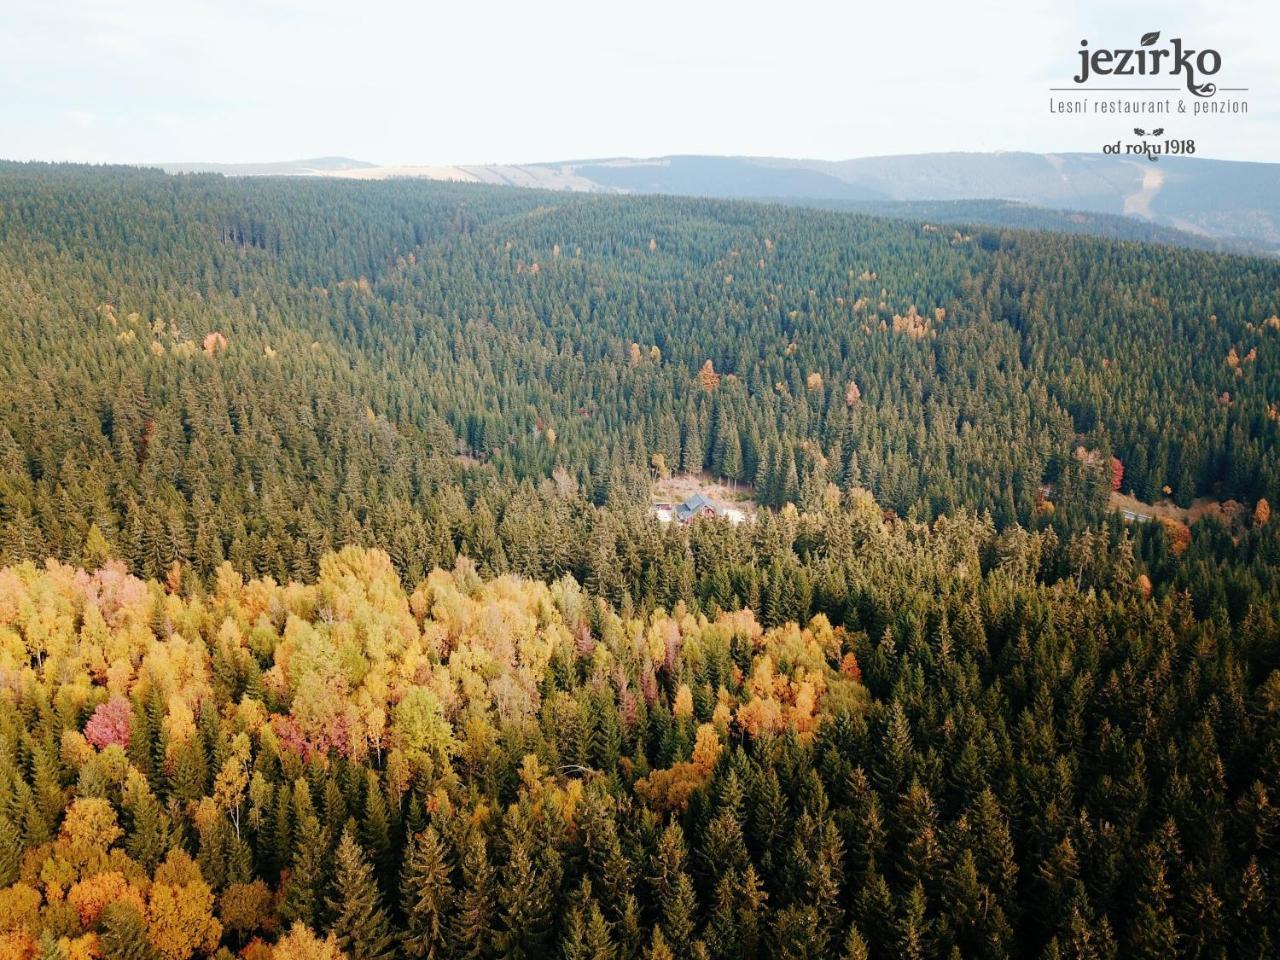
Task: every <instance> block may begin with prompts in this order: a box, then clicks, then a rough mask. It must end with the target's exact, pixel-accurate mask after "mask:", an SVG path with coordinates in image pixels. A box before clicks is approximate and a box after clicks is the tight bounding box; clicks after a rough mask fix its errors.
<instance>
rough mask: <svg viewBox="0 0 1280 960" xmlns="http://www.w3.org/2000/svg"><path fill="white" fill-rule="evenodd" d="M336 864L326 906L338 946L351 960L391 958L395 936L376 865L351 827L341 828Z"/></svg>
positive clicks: (384, 959) (394, 947)
mask: <svg viewBox="0 0 1280 960" xmlns="http://www.w3.org/2000/svg"><path fill="white" fill-rule="evenodd" d="M334 867H335V877H334V886H333V895H332V896H331V897H330V898H329V900H328V901H327V905H328V908H329V913H330V915H331V916H332V917H333V924H332V927H331V929H332V931H333V933H334V935H335V936H336V937H337V940H338V945H339V946H340V947H341V948H342V951H343V953H345V954H346V955H347V956H348V957H350V958H351V960H390V958H392V957H394V956H395V954H396V937H395V935H394V934H393V932H392V930H391V923H390V921H389V920H388V918H387V914H386V911H385V910H383V908H382V902H381V900H382V896H381V894H380V893H379V891H378V885H377V882H376V881H375V880H374V877H373V868H372V867H370V866H369V862H368V860H366V859H365V855H364V851H363V850H361V849H360V845H359V844H358V843H357V842H356V840H355V837H354V836H353V831H352V829H351V827H348V828H347V829H344V830H343V831H342V838H341V839H340V840H339V841H338V849H337V853H336V855H335V860H334Z"/></svg>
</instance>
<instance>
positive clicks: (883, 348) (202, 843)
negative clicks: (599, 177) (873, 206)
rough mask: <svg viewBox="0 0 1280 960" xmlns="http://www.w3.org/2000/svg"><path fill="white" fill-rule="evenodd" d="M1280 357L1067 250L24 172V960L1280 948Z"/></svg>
mask: <svg viewBox="0 0 1280 960" xmlns="http://www.w3.org/2000/svg"><path fill="white" fill-rule="evenodd" d="M1278 312H1280V262H1276V261H1273V260H1267V259H1261V258H1248V257H1243V256H1237V255H1232V254H1223V253H1215V252H1211V251H1201V250H1190V249H1183V248H1175V247H1168V246H1161V245H1157V244H1150V243H1138V242H1132V241H1128V240H1120V239H1103V238H1095V237H1086V236H1083V235H1078V234H1065V233H1052V232H1032V231H1020V230H1007V229H997V228H994V227H991V226H965V225H962V224H954V223H947V224H941V223H936V222H927V221H921V220H918V219H917V220H914V221H898V220H892V219H886V218H881V217H873V216H867V215H863V214H855V213H849V212H839V211H824V210H818V209H805V208H799V207H789V206H783V205H775V204H754V203H746V202H736V201H722V200H702V199H697V198H670V197H635V196H574V195H571V194H552V193H543V192H539V191H531V190H514V189H504V188H498V187H488V186H479V185H466V184H447V183H420V182H406V181H386V182H369V183H363V182H347V181H336V180H333V181H330V180H323V179H290V180H286V179H272V178H262V179H242V180H233V179H225V178H223V177H220V176H214V175H191V176H168V175H164V174H161V173H159V172H156V171H150V170H143V169H133V168H124V167H80V166H71V165H42V164H16V163H0V338H2V340H3V343H4V345H5V348H4V350H3V351H0V383H2V384H3V389H0V565H2V566H0V681H2V682H0V960H3V958H9V957H12V958H22V960H34V958H39V960H49V958H62V960H89V958H101V960H126V958H127V960H187V958H192V957H217V958H219V960H228V958H231V957H243V958H244V960H295V958H311V957H315V958H320V960H338V958H345V960H391V958H401V957H405V958H409V957H430V958H452V957H467V958H498V957H517V958H518V957H558V958H560V957H562V958H566V960H577V958H584V960H585V958H592V960H665V958H672V960H676V958H685V957H697V958H703V957H705V958H708V960H722V958H723V960H729V958H739V957H742V958H755V957H759V958H764V957H788V958H825V957H840V958H850V960H852V958H866V957H873V958H881V957H883V958H893V960H897V958H904V960H907V958H924V957H941V958H948V960H949V958H953V957H957V958H967V957H993V958H994V957H1015V956H1016V957H1024V956H1025V957H1034V958H1046V960H1049V958H1053V960H1056V958H1081V960H1084V958H1098V960H1103V958H1119V957H1162V958H1163V957H1169V956H1186V957H1206V958H1226V957H1258V958H1262V957H1269V956H1272V955H1274V953H1275V951H1276V950H1277V949H1278V948H1277V946H1276V939H1277V938H1278V937H1280V893H1278V892H1277V889H1278V888H1280V881H1278V880H1277V877H1278V876H1280V874H1278V871H1280V812H1278V811H1277V807H1276V806H1275V799H1274V798H1273V797H1272V794H1273V793H1276V792H1277V791H1278V790H1280V626H1278V624H1277V620H1278V618H1280V578H1278V576H1277V571H1278V570H1280V524H1271V523H1270V522H1269V521H1270V519H1271V518H1270V511H1271V508H1270V503H1273V502H1275V499H1276V496H1277V494H1278V493H1280V457H1278V456H1277V453H1276V451H1277V443H1276V441H1277V432H1278V431H1280V343H1278V341H1280V316H1278ZM672 472H680V473H686V474H694V475H704V476H706V477H709V478H718V479H721V480H723V481H725V482H728V483H731V484H734V485H740V486H741V487H742V488H743V489H744V490H749V491H750V492H751V493H752V494H753V496H754V498H755V500H756V501H757V502H758V503H759V504H760V506H761V509H760V512H759V514H758V516H757V517H756V518H755V520H754V522H751V523H747V524H743V525H741V526H732V525H730V524H729V523H727V522H723V521H717V520H699V521H696V522H694V523H693V524H690V525H688V526H683V525H679V524H669V525H663V524H661V523H659V522H657V521H656V520H655V519H653V518H652V517H651V516H650V515H649V513H648V511H647V507H648V505H649V502H650V494H651V489H652V484H653V481H654V479H655V478H657V477H660V476H666V475H668V474H670V473H672ZM1121 493H1123V494H1127V495H1131V496H1132V497H1135V498H1137V500H1139V501H1141V502H1143V503H1148V504H1154V503H1157V502H1161V501H1163V502H1165V503H1166V504H1167V507H1168V509H1167V510H1166V511H1165V512H1164V513H1161V514H1160V515H1159V516H1156V517H1155V518H1154V519H1153V520H1152V521H1151V522H1146V523H1140V522H1139V523H1133V522H1126V521H1125V520H1124V519H1123V518H1122V517H1121V516H1120V515H1119V514H1118V513H1116V512H1115V511H1114V510H1113V497H1114V495H1118V494H1121ZM1206 503H1208V504H1212V505H1214V508H1213V509H1202V508H1203V505H1204V504H1206ZM1193 505H1197V510H1193V511H1192V512H1191V514H1190V515H1189V516H1187V520H1186V522H1183V521H1181V520H1177V519H1173V518H1172V514H1173V512H1174V511H1176V510H1184V509H1185V508H1188V507H1191V506H1193ZM1153 509H1154V508H1153ZM1177 515H1178V516H1184V514H1182V513H1178V514H1177Z"/></svg>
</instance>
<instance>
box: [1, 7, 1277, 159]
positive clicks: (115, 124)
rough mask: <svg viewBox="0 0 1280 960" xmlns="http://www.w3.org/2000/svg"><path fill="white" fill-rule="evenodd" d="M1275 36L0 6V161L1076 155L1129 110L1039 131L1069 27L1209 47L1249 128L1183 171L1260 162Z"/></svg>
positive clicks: (1255, 17)
mask: <svg viewBox="0 0 1280 960" xmlns="http://www.w3.org/2000/svg"><path fill="white" fill-rule="evenodd" d="M1228 14H1229V15H1228ZM926 23H927V25H928V29H927V30H923V29H921V24H926ZM1276 26H1280V9H1278V8H1277V6H1276V5H1274V4H1271V3H1265V2H1262V0H1243V2H1239V3H1234V4H1229V5H1226V6H1225V7H1224V5H1222V4H1212V5H1211V4H1209V3H1208V2H1201V0H1179V2H1173V3H1167V4H1165V3H1162V4H1156V3H1153V2H1145V0H1144V2H1140V3H1137V4H1131V5H1129V6H1128V7H1127V8H1126V9H1124V10H1115V9H1113V8H1111V7H1110V6H1109V5H1107V4H1104V3H1101V2H1096V0H1090V2H1087V3H1084V4H1080V5H1077V6H1076V7H1074V8H1072V9H1065V8H1063V7H1061V6H1060V5H1058V4H1054V3H1050V2H1047V0H1032V2H1030V3H1014V2H1005V0H988V2H985V3H983V4H981V5H980V6H978V7H974V6H968V7H966V8H964V9H960V8H956V7H953V6H951V5H946V4H941V3H935V4H929V5H927V6H926V7H921V6H919V5H916V6H906V5H892V6H889V7H885V8H878V9H873V10H854V9H852V8H849V9H830V8H829V6H828V5H823V4H818V3H812V2H810V3H802V4H800V5H799V6H798V7H797V6H793V7H791V8H789V9H788V10H787V11H786V14H785V15H783V14H782V12H781V11H778V10H777V9H775V8H771V7H766V6H762V5H754V6H744V5H741V4H735V5H732V6H731V5H728V4H722V3H714V4H703V5H698V6H696V7H694V6H691V5H687V4H677V3H674V2H670V0H660V2H658V3H657V4H652V5H649V6H647V7H646V8H645V9H644V10H643V11H640V12H633V11H618V10H604V11H602V10H600V9H598V8H597V6H596V5H593V4H588V3H585V2H582V0H572V2H570V3H569V4H567V5H558V6H555V7H538V6H532V5H528V4H521V5H514V4H497V5H490V6H488V7H485V8H484V9H476V8H466V9H464V8H461V7H458V8H449V7H437V8H433V9H430V10H428V9H425V8H422V7H419V6H413V5H408V4H402V3H392V2H383V3H375V4H373V5H366V6H364V7H362V8H360V9H359V11H357V12H354V13H353V10H352V8H351V7H350V6H349V5H346V4H340V3H334V2H326V3H317V4H310V3H302V2H301V0H271V2H267V3H262V4H250V3H247V2H240V0H235V2H232V3H230V4H213V3H207V2H185V3H177V4H168V3H166V4H161V3H159V2H158V0H125V2H123V3H119V4H114V5H112V7H111V8H110V9H103V8H102V7H100V6H99V5H94V4H90V3H88V2H87V0H70V2H68V3H66V4H63V5H59V6H58V7H56V8H35V7H32V8H29V9H26V10H23V11H21V12H19V13H17V14H15V15H11V17H10V23H9V24H8V27H9V29H8V30H7V31H6V34H5V35H4V36H3V37H0V54H2V56H0V85H2V86H3V88H4V89H5V90H7V91H8V93H9V95H8V96H7V97H5V98H4V99H3V101H0V144H3V146H0V154H3V155H4V156H5V157H8V158H11V159H17V160H68V161H86V162H121V163H144V164H155V163H250V162H252V163H261V162H272V161H286V160H295V159H300V158H311V157H328V156H341V157H350V158H353V159H359V160H366V161H369V162H376V163H379V164H385V165H408V164H485V163H515V164H520V163H545V162H553V161H555V160H570V159H581V158H591V157H602V158H603V157H616V156H628V157H641V158H645V157H659V156H666V155H675V154H680V155H704V154H706V155H716V156H768V157H787V158H811V159H822V160H844V159H850V158H855V157H864V156H884V155H895V154H915V153H932V152H991V151H996V150H1004V151H1029V152H1037V153H1043V152H1054V153H1065V152H1097V151H1098V150H1099V149H1100V148H1101V144H1102V143H1103V142H1107V141H1110V140H1113V139H1115V137H1116V136H1119V135H1120V134H1122V133H1125V132H1126V131H1127V129H1128V128H1129V127H1132V126H1134V123H1133V121H1132V119H1131V118H1126V117H1122V116H1106V117H1096V116H1083V117H1071V116H1050V115H1049V113H1048V109H1047V103H1048V98H1049V96H1050V94H1049V88H1050V87H1051V86H1054V85H1060V84H1062V83H1066V82H1067V81H1068V80H1069V78H1070V76H1071V75H1072V73H1073V72H1074V71H1075V69H1076V64H1077V60H1078V58H1077V53H1076V51H1077V49H1078V46H1079V42H1080V39H1081V38H1082V37H1084V38H1090V39H1091V41H1092V42H1093V43H1095V44H1096V45H1098V46H1118V45H1133V44H1136V43H1137V38H1138V37H1139V36H1141V35H1142V34H1144V33H1146V32H1148V31H1152V30H1159V31H1162V33H1163V35H1164V36H1165V37H1169V38H1171V37H1174V36H1181V37H1184V38H1186V42H1187V43H1188V45H1194V46H1197V47H1208V46H1212V47H1214V48H1216V49H1218V50H1220V51H1221V52H1222V57H1223V64H1224V65H1223V69H1222V76H1221V77H1220V78H1218V79H1219V81H1220V83H1222V84H1223V85H1224V86H1227V85H1231V86H1240V87H1247V88H1249V91H1250V92H1249V93H1248V94H1246V95H1247V96H1248V98H1249V100H1250V110H1249V113H1248V115H1245V116H1229V117H1196V118H1192V117H1189V116H1185V117H1170V118H1169V120H1168V122H1167V126H1168V128H1169V129H1170V132H1171V133H1172V134H1174V135H1176V136H1194V137H1196V138H1197V140H1198V142H1199V144H1200V149H1199V150H1198V155H1201V156H1207V157H1212V158H1218V159H1232V160H1254V161H1269V160H1272V159H1273V158H1275V157H1276V156H1277V149H1276V148H1277V146H1278V145H1280V139H1278V138H1280V125H1278V124H1277V122H1276V116H1277V115H1276V111H1275V108H1274V105H1273V103H1272V102H1271V101H1270V100H1269V98H1268V91H1267V90H1266V89H1265V88H1264V87H1262V86H1260V84H1265V83H1266V82H1267V81H1268V80H1269V79H1270V74H1271V72H1272V68H1273V66H1274V62H1275V56H1274V53H1273V51H1272V49H1271V47H1270V43H1271V38H1272V37H1274V36H1275V34H1276V31H1275V30H1274V29H1271V28H1273V27H1276ZM1170 96H1175V97H1176V96H1177V95H1176V94H1171V95H1170ZM1148 125H1152V124H1148Z"/></svg>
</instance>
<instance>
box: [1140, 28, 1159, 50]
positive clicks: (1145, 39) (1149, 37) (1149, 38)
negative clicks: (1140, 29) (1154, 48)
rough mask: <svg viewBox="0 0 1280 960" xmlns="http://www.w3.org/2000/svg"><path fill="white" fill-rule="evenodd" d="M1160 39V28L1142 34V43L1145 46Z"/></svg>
mask: <svg viewBox="0 0 1280 960" xmlns="http://www.w3.org/2000/svg"><path fill="white" fill-rule="evenodd" d="M1159 39H1160V31H1159V30H1153V31H1152V32H1151V33H1144V34H1143V35H1142V45H1143V46H1144V47H1149V46H1151V45H1152V44H1153V43H1155V42H1156V41H1157V40H1159Z"/></svg>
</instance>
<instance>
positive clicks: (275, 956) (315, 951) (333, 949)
mask: <svg viewBox="0 0 1280 960" xmlns="http://www.w3.org/2000/svg"><path fill="white" fill-rule="evenodd" d="M271 960H352V958H351V957H348V956H347V955H346V954H345V953H343V952H342V949H341V948H340V947H339V946H338V941H337V938H336V937H335V936H334V935H333V934H332V933H330V934H329V935H328V936H327V937H325V938H324V939H323V940H321V939H320V938H319V937H317V936H316V935H315V934H314V933H312V932H311V929H310V928H309V927H307V926H305V925H304V924H301V923H295V924H294V925H293V926H292V927H290V928H289V932H288V933H286V934H285V935H284V936H283V937H281V938H280V939H279V941H278V942H277V943H276V945H275V949H274V950H273V951H272V953H271Z"/></svg>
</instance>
